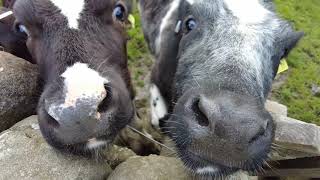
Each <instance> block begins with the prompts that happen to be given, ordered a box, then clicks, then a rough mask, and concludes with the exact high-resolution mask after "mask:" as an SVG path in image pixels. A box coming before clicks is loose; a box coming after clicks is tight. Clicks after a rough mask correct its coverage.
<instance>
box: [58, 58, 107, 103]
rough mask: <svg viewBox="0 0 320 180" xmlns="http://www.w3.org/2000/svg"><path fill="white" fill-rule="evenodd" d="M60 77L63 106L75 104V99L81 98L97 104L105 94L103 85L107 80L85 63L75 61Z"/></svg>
mask: <svg viewBox="0 0 320 180" xmlns="http://www.w3.org/2000/svg"><path fill="white" fill-rule="evenodd" d="M61 77H63V78H64V85H63V86H64V92H63V93H64V94H65V100H64V106H65V107H68V106H75V105H76V104H75V103H76V102H77V101H83V99H88V100H89V101H91V103H96V105H97V106H98V105H99V103H100V102H101V101H102V100H103V99H104V98H105V97H106V95H107V91H106V89H105V85H106V84H108V83H109V81H108V80H107V79H106V78H104V77H102V76H100V74H99V73H98V72H97V71H95V70H94V69H91V68H89V67H88V65H87V64H83V63H76V64H74V65H73V66H71V67H68V68H67V69H66V71H65V72H64V73H63V74H62V75H61Z"/></svg>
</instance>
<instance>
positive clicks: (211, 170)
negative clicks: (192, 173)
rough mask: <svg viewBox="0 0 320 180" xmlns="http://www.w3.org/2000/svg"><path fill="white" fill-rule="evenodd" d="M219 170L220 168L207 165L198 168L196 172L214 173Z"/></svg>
mask: <svg viewBox="0 0 320 180" xmlns="http://www.w3.org/2000/svg"><path fill="white" fill-rule="evenodd" d="M218 171H219V169H218V168H215V167H211V166H207V167H204V168H198V169H197V170H196V173H197V174H214V173H216V172H218Z"/></svg>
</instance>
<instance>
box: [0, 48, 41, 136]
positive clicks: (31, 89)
mask: <svg viewBox="0 0 320 180" xmlns="http://www.w3.org/2000/svg"><path fill="white" fill-rule="evenodd" d="M38 82H39V81H38V68H37V66H36V65H33V64H31V63H29V62H27V61H25V60H23V59H20V58H18V57H15V56H13V55H11V54H8V53H6V52H0V87H1V88H0V132H2V131H4V130H6V129H8V128H10V127H11V126H13V125H14V124H15V123H17V122H18V121H21V120H22V119H24V118H26V117H29V116H30V115H33V114H35V113H36V107H37V103H38V97H39V94H40V93H39V86H38Z"/></svg>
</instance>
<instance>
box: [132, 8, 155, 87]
mask: <svg viewBox="0 0 320 180" xmlns="http://www.w3.org/2000/svg"><path fill="white" fill-rule="evenodd" d="M133 16H134V17H135V20H136V27H135V28H134V29H130V30H129V31H128V34H129V38H130V40H129V42H128V60H129V68H130V71H131V73H132V78H133V84H134V85H135V86H136V87H140V88H141V87H143V86H144V79H145V77H146V75H147V74H148V73H149V72H150V70H151V66H152V61H151V56H150V54H149V51H148V46H147V44H146V42H145V40H144V36H143V32H142V29H141V21H140V17H139V13H138V12H137V11H135V12H134V14H133Z"/></svg>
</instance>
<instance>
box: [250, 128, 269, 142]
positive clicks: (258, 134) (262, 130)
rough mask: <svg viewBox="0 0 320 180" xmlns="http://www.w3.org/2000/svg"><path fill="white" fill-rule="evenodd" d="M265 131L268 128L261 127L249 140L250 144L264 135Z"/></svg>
mask: <svg viewBox="0 0 320 180" xmlns="http://www.w3.org/2000/svg"><path fill="white" fill-rule="evenodd" d="M265 132H266V130H265V129H264V128H263V127H261V128H260V129H259V131H258V132H257V133H256V134H255V135H254V136H253V137H252V138H251V139H250V140H249V144H251V143H253V142H255V141H257V140H258V139H259V138H260V137H262V136H264V134H265Z"/></svg>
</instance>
